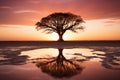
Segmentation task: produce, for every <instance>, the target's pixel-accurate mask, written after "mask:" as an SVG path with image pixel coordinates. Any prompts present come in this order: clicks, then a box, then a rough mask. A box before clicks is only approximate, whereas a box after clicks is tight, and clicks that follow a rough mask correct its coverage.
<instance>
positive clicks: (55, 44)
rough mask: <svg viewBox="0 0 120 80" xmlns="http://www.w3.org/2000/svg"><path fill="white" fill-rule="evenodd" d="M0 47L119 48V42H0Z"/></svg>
mask: <svg viewBox="0 0 120 80" xmlns="http://www.w3.org/2000/svg"><path fill="white" fill-rule="evenodd" d="M0 46H1V47H2V46H49V47H50V46H114V47H120V40H114V41H111V40H110V41H107V40H105V41H64V42H58V41H0Z"/></svg>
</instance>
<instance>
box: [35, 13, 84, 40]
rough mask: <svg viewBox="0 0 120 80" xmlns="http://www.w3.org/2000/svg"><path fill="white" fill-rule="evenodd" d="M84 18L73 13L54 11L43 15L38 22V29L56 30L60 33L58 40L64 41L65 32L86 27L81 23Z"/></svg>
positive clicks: (49, 31)
mask: <svg viewBox="0 0 120 80" xmlns="http://www.w3.org/2000/svg"><path fill="white" fill-rule="evenodd" d="M83 22H84V21H83V19H82V18H81V17H80V16H78V15H74V14H72V13H53V14H50V15H48V16H47V17H43V18H42V19H41V20H40V21H39V22H37V23H36V26H37V27H36V29H37V30H40V29H44V31H45V32H46V33H48V34H49V33H53V32H56V33H57V34H58V35H59V40H58V41H63V38H62V37H63V34H64V33H65V32H66V31H67V30H70V31H72V32H77V31H78V30H83V29H84V27H83V26H82V25H81V23H83Z"/></svg>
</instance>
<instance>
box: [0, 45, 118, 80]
mask: <svg viewBox="0 0 120 80" xmlns="http://www.w3.org/2000/svg"><path fill="white" fill-rule="evenodd" d="M0 80H120V47H108V46H102V47H100V46H91V47H86V46H82V47H77V48H74V47H72V48H70V47H69V48H39V47H38V46H19V47H4V48H1V49H0Z"/></svg>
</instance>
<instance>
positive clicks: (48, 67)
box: [37, 49, 83, 78]
mask: <svg viewBox="0 0 120 80" xmlns="http://www.w3.org/2000/svg"><path fill="white" fill-rule="evenodd" d="M62 51H63V49H59V55H58V56H57V57H56V58H55V59H51V60H46V59H44V60H40V61H38V62H37V67H39V68H41V70H42V71H43V72H45V73H48V74H49V75H52V76H54V77H58V78H61V77H71V76H73V75H76V74H78V73H80V72H81V71H82V70H83V68H82V67H81V66H80V64H78V63H77V62H73V61H70V60H67V59H66V58H65V57H64V56H63V54H62Z"/></svg>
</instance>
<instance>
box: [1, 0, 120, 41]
mask: <svg viewBox="0 0 120 80" xmlns="http://www.w3.org/2000/svg"><path fill="white" fill-rule="evenodd" d="M54 12H71V13H73V14H76V15H80V16H81V17H82V18H83V20H84V21H85V23H84V26H85V30H84V31H80V32H79V33H72V32H70V31H67V32H66V33H65V34H64V36H63V38H64V40H120V0H0V40H1V41H4V40H7V41H9V40H14V41H16V40H17V41H18V40H19V41H21V40H27V41H28V40H35V41H38V40H56V39H57V35H56V34H55V33H53V34H45V33H43V32H42V31H37V30H36V29H35V23H36V22H37V21H39V20H40V19H41V18H42V17H45V16H47V15H49V14H51V13H54Z"/></svg>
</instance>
